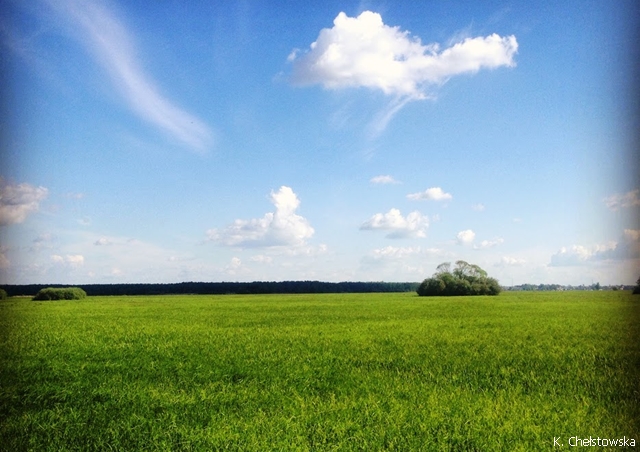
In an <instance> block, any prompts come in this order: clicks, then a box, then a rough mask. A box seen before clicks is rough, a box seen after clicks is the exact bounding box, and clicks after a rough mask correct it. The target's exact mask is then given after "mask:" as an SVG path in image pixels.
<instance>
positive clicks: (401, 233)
mask: <svg viewBox="0 0 640 452" xmlns="http://www.w3.org/2000/svg"><path fill="white" fill-rule="evenodd" d="M428 227H429V218H428V217H427V216H425V215H422V214H421V213H420V212H418V211H415V212H411V213H410V214H408V215H407V216H406V218H405V217H403V216H402V214H401V213H400V211H399V210H398V209H391V210H389V212H387V213H384V214H383V213H377V214H375V215H373V216H372V217H371V218H370V219H368V220H367V221H365V222H364V223H363V224H362V226H360V229H362V230H375V229H381V230H385V231H391V232H390V233H389V234H387V238H423V237H426V236H427V233H426V231H427V228H428Z"/></svg>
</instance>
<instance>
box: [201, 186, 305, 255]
mask: <svg viewBox="0 0 640 452" xmlns="http://www.w3.org/2000/svg"><path fill="white" fill-rule="evenodd" d="M270 200H271V203H272V204H273V205H274V206H275V208H276V210H275V212H269V213H267V214H265V215H264V217H262V218H254V219H251V220H235V221H234V222H233V224H231V225H229V226H227V227H226V228H224V229H209V230H208V231H207V237H208V240H211V241H214V242H217V243H219V244H221V245H226V246H238V247H273V246H302V245H304V244H305V243H306V239H308V238H310V237H311V236H313V234H314V232H315V231H314V229H313V228H312V227H311V225H310V224H309V221H307V219H306V218H303V217H301V216H300V215H297V214H296V213H295V211H296V210H297V209H298V207H299V205H300V200H299V199H298V197H297V195H296V194H295V193H294V192H293V190H292V189H291V188H289V187H286V186H282V187H280V189H279V190H278V191H277V192H271V195H270Z"/></svg>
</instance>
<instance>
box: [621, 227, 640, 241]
mask: <svg viewBox="0 0 640 452" xmlns="http://www.w3.org/2000/svg"><path fill="white" fill-rule="evenodd" d="M624 237H625V238H626V239H627V240H628V241H630V242H638V241H640V229H625V230H624Z"/></svg>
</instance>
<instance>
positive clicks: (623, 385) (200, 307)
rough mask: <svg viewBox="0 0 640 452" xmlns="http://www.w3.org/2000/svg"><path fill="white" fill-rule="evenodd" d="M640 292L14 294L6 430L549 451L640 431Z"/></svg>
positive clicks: (13, 437) (17, 441)
mask: <svg viewBox="0 0 640 452" xmlns="http://www.w3.org/2000/svg"><path fill="white" fill-rule="evenodd" d="M636 298H637V297H635V298H634V297H633V296H631V295H630V294H629V293H626V292H573V293H561V292H559V293H530V294H525V293H505V294H502V295H500V296H498V297H496V298H487V297H477V298H451V299H446V300H443V299H441V298H424V297H417V296H416V295H414V294H406V293H404V294H402V293H401V294H348V295H341V294H326V295H267V296H259V295H252V296H157V297H104V298H99V297H89V298H87V299H86V300H84V301H81V302H77V301H75V302H66V301H60V302H56V303H51V304H43V303H34V302H30V301H26V300H21V301H14V300H10V301H6V302H3V303H2V305H0V309H1V317H0V322H2V329H1V334H2V336H1V339H2V343H1V344H0V346H1V348H0V351H1V359H2V362H1V368H0V372H1V374H0V376H1V379H0V381H1V382H2V386H1V388H2V389H1V393H0V402H1V411H0V417H1V418H2V419H3V420H2V424H1V428H0V443H1V444H3V445H6V449H7V450H52V451H53V450H109V449H110V448H111V449H114V450H269V449H271V450H451V449H454V450H546V449H548V448H550V447H552V445H553V438H554V437H561V436H562V437H565V438H568V437H569V436H571V435H583V436H589V435H592V436H593V435H595V436H597V435H599V436H611V437H613V436H622V435H626V436H627V437H635V438H636V439H637V438H638V424H637V421H636V419H638V414H640V413H639V412H638V406H640V404H639V403H638V402H640V400H639V396H638V386H637V385H638V383H637V382H638V381H639V377H640V375H639V373H638V366H637V364H638V362H639V357H640V351H639V349H638V343H637V342H636V341H635V340H634V339H635V338H637V337H638V326H637V324H636V322H635V319H637V318H638V317H637V314H638V306H639V304H640V302H639V301H638V300H637V299H636ZM634 435H635V436H634ZM3 447H5V446H3Z"/></svg>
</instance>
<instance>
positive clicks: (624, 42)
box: [0, 0, 640, 285]
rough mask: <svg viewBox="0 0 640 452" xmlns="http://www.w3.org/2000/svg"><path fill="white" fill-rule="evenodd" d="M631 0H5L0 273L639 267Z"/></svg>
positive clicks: (615, 275) (569, 278) (279, 276)
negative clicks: (453, 264)
mask: <svg viewBox="0 0 640 452" xmlns="http://www.w3.org/2000/svg"><path fill="white" fill-rule="evenodd" d="M637 9H638V7H637V6H636V5H635V3H634V2H631V1H628V2H624V1H618V2H614V3H609V2H583V1H563V2H555V1H553V2H551V1H549V2H536V3H535V4H533V3H531V2H525V1H487V2H459V3H455V2H450V1H433V2H414V1H397V2H396V1H394V2H383V1H380V2H376V1H361V2H347V1H340V2H338V1H328V2H321V3H318V4H316V5H312V6H310V5H309V4H308V2H273V1H238V2H180V1H164V2H151V3H150V2H118V1H103V0H100V1H92V2H88V1H82V0H59V1H54V0H50V1H49V0H36V1H33V2H20V1H11V0H5V1H3V2H2V10H3V14H2V17H1V18H0V32H1V34H0V38H1V43H2V52H3V55H4V58H3V61H2V71H3V74H4V79H5V81H4V82H3V89H2V97H3V99H2V108H3V109H4V111H3V112H2V113H3V114H2V117H3V121H2V134H1V137H2V157H1V158H2V160H1V163H2V164H1V165H0V178H1V180H0V283H5V284H6V283H9V284H26V283H44V284H46V283H64V284H67V283H68V284H73V283H75V284H80V283H82V284H87V283H118V282H179V281H252V280H305V279H314V280H315V279H317V280H324V281H347V280H356V281H371V280H375V281H380V280H382V281H420V280H422V279H424V278H425V277H428V276H430V275H431V274H432V273H433V272H434V271H435V268H436V266H437V265H438V264H439V263H441V262H445V261H456V260H459V259H463V260H466V261H468V262H471V263H474V264H478V265H480V266H481V267H483V268H484V269H485V270H487V271H488V272H489V274H490V275H492V276H495V277H497V278H498V279H499V281H500V282H501V283H502V284H505V285H511V284H520V283H525V282H531V283H561V284H591V283H593V282H596V281H598V282H600V283H601V284H623V283H624V284H632V283H634V282H635V280H636V279H637V277H638V275H640V226H639V222H638V218H639V215H638V214H639V211H640V183H639V181H638V179H637V169H638V167H637V166H636V164H635V158H636V157H637V154H636V149H635V148H634V146H636V145H635V143H634V138H637V137H634V135H633V132H634V130H635V127H634V125H635V124H634V119H635V117H634V115H633V114H632V113H633V112H634V108H636V106H635V104H634V102H633V92H634V91H633V89H634V86H633V83H632V79H633V75H634V72H633V70H634V66H633V64H632V63H633V59H634V52H636V50H635V47H636V41H635V39H634V36H633V32H634V30H635V28H636V27H637V21H636V20H635V19H637Z"/></svg>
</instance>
